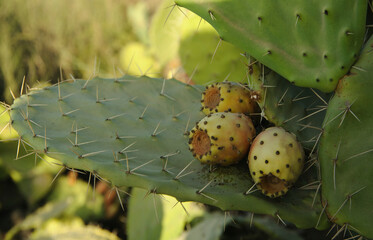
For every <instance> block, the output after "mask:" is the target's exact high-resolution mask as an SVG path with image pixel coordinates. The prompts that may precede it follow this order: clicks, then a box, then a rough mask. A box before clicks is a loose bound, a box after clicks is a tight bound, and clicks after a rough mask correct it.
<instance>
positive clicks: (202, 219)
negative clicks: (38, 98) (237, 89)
mask: <svg viewBox="0 0 373 240" xmlns="http://www.w3.org/2000/svg"><path fill="white" fill-rule="evenodd" d="M217 46H219V48H217ZM212 59H213V61H212ZM246 64H247V59H246V58H245V56H244V54H241V52H240V50H238V49H237V48H235V47H234V46H233V45H231V44H229V43H225V42H221V41H220V38H219V36H218V34H217V33H216V32H215V30H214V29H213V28H212V27H211V26H210V25H208V24H207V23H206V22H204V21H200V19H199V18H198V17H196V16H193V15H192V14H191V13H189V12H187V11H186V10H181V9H179V8H177V7H175V6H173V1H172V0H164V1H161V0H156V1H154V0H146V1H145V0H144V1H139V0H79V1H72V0H70V1H66V0H33V1H22V0H12V1H9V0H0V100H1V101H2V102H3V105H6V104H11V103H12V100H13V96H12V95H16V96H19V93H20V91H21V89H23V91H24V92H25V91H27V89H29V88H35V87H38V86H45V85H48V84H55V83H57V81H62V80H64V79H66V78H92V77H93V76H95V75H100V76H108V77H113V76H114V77H115V76H120V75H122V74H125V73H128V74H131V75H148V76H152V77H164V78H170V77H175V78H177V79H179V80H181V81H184V82H190V83H198V84H207V83H208V82H210V81H212V82H216V81H223V80H226V79H229V80H231V81H234V80H235V81H240V82H244V81H245V79H246V78H245V76H246ZM206 79H207V80H206ZM23 80H24V81H25V84H24V87H22V86H23V84H22V82H23ZM21 85H22V86H21ZM5 109H6V108H5V106H2V105H0V239H2V238H5V239H118V237H119V238H121V239H136V240H145V239H163V240H166V239H211V240H212V239H315V238H316V239H317V238H319V237H320V236H324V235H321V234H325V233H321V232H317V231H315V230H302V231H301V230H298V229H295V228H294V227H292V226H291V225H289V224H288V225H286V226H285V225H284V224H285V223H281V222H278V220H277V219H276V220H275V219H273V218H271V217H264V216H255V217H253V215H251V214H250V213H243V212H231V213H228V212H227V213H224V212H221V211H219V210H217V209H215V208H212V207H209V206H204V205H201V204H196V203H185V204H181V203H178V202H177V201H176V200H175V199H174V198H172V197H167V196H164V197H160V196H158V195H155V194H152V193H147V192H144V191H143V190H139V189H128V192H129V193H130V194H131V197H129V194H128V193H127V192H120V191H118V190H116V189H115V188H112V186H110V185H108V184H107V183H106V182H105V181H104V180H103V179H98V178H96V176H92V175H90V174H86V173H84V172H79V171H75V170H74V169H66V168H65V167H64V166H60V165H58V163H57V161H55V160H54V159H50V158H48V157H47V156H45V155H44V154H43V153H30V152H28V151H27V144H26V143H24V142H23V141H22V139H21V138H20V137H19V136H18V135H17V133H16V132H15V131H14V130H12V129H11V128H10V125H9V124H8V122H9V116H8V114H7V112H6V110H5ZM53 163H56V164H53Z"/></svg>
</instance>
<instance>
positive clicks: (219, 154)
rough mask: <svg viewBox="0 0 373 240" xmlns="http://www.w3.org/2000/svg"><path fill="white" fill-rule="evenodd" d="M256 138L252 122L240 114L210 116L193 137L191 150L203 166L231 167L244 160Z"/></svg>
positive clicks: (190, 137)
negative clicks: (204, 164) (205, 164)
mask: <svg viewBox="0 0 373 240" xmlns="http://www.w3.org/2000/svg"><path fill="white" fill-rule="evenodd" d="M254 137H255V128H254V125H253V123H252V121H251V119H250V118H249V117H247V116H245V115H244V114H240V113H214V114H211V115H208V116H206V117H205V118H203V119H202V120H201V121H200V122H198V123H197V124H196V126H195V127H194V128H193V129H192V130H191V131H190V133H189V149H190V151H191V152H192V153H193V156H194V157H195V158H197V159H198V160H199V161H200V162H202V163H207V164H218V165H222V166H228V165H231V164H234V163H237V162H238V161H240V160H241V159H242V158H244V157H245V156H246V154H247V152H248V150H249V147H250V144H251V142H252V140H253V138H254Z"/></svg>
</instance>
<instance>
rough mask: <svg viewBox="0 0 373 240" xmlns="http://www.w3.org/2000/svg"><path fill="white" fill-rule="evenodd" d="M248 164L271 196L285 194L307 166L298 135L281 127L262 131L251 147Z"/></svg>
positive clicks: (260, 185)
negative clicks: (305, 165)
mask: <svg viewBox="0 0 373 240" xmlns="http://www.w3.org/2000/svg"><path fill="white" fill-rule="evenodd" d="M248 164H249V168H250V173H251V176H252V178H253V179H254V182H255V183H256V184H257V186H258V188H259V189H261V190H262V193H263V194H264V195H266V196H268V197H272V198H273V197H279V196H282V195H284V194H285V193H286V192H287V191H288V190H289V188H290V187H291V186H292V185H293V184H294V183H295V182H296V181H297V179H298V177H299V176H300V174H301V173H302V170H303V166H304V151H303V147H302V145H301V144H300V143H299V142H298V141H297V139H296V136H295V135H294V134H292V133H289V132H286V131H285V129H283V128H280V127H270V128H267V129H266V130H264V131H263V132H261V133H260V134H259V135H258V136H257V137H256V138H255V140H254V142H253V144H252V145H251V148H250V153H249V158H248Z"/></svg>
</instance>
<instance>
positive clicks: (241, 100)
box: [201, 82, 257, 115]
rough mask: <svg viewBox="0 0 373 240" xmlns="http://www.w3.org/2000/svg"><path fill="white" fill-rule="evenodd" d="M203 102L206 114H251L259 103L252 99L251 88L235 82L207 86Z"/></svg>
mask: <svg viewBox="0 0 373 240" xmlns="http://www.w3.org/2000/svg"><path fill="white" fill-rule="evenodd" d="M201 103H202V111H203V113H205V114H206V115H207V114H211V113H216V112H232V113H244V114H249V113H254V112H255V111H256V110H257V103H256V102H255V101H253V100H252V99H251V94H250V90H249V89H247V88H246V87H244V86H243V85H242V84H239V83H235V82H221V83H214V84H212V85H209V86H207V87H206V89H205V91H204V92H203V94H202V100H201Z"/></svg>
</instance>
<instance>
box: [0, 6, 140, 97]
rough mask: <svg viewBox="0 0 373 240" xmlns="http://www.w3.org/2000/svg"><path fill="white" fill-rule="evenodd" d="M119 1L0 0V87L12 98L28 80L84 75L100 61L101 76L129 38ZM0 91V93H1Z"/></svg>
mask: <svg viewBox="0 0 373 240" xmlns="http://www.w3.org/2000/svg"><path fill="white" fill-rule="evenodd" d="M131 32H132V30H131V27H130V25H129V24H128V21H127V18H126V1H120V0H32V1H25V0H11V1H9V0H0V84H1V85H2V86H1V87H0V88H2V89H0V90H2V92H4V95H3V96H2V97H1V99H5V100H7V101H10V100H11V97H10V94H9V88H11V89H12V90H13V91H15V92H18V89H19V85H20V84H21V82H22V78H23V77H24V76H26V79H27V83H28V84H30V85H33V84H35V83H36V82H37V81H54V82H55V81H57V78H58V77H59V74H60V73H59V68H60V67H61V68H62V69H63V73H64V77H65V78H67V77H69V75H70V74H73V75H74V76H76V77H84V78H87V77H89V76H90V75H91V73H92V72H93V70H94V63H95V59H97V60H98V62H99V63H100V67H99V69H100V75H105V73H109V72H110V73H111V75H113V66H119V51H120V49H121V48H122V46H124V45H125V44H126V43H127V42H128V41H130V40H133V39H134V36H133V34H132V33H131ZM0 95H1V94H0Z"/></svg>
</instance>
